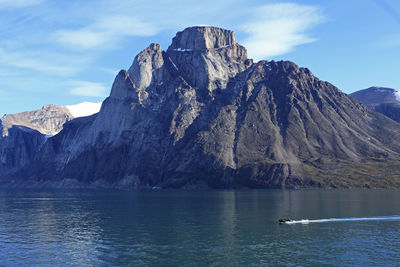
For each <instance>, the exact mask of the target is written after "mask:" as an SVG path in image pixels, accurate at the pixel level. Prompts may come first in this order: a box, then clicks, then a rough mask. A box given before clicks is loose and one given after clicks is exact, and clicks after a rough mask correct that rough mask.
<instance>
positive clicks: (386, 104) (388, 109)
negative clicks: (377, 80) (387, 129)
mask: <svg viewBox="0 0 400 267" xmlns="http://www.w3.org/2000/svg"><path fill="white" fill-rule="evenodd" d="M350 96H351V97H353V98H354V99H356V100H358V101H360V102H361V103H363V104H364V105H366V106H368V107H369V108H372V109H373V110H375V111H377V112H379V113H382V114H383V115H386V116H388V117H389V118H391V119H392V120H395V121H397V122H400V91H398V90H395V89H391V88H385V87H370V88H367V89H364V90H360V91H357V92H354V93H352V94H350Z"/></svg>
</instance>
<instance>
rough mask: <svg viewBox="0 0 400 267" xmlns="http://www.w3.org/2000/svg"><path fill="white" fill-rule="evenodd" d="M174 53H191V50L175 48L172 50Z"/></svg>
mask: <svg viewBox="0 0 400 267" xmlns="http://www.w3.org/2000/svg"><path fill="white" fill-rule="evenodd" d="M174 51H178V52H190V51H193V49H183V48H180V47H179V48H177V49H174Z"/></svg>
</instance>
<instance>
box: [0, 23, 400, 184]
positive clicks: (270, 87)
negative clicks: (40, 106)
mask: <svg viewBox="0 0 400 267" xmlns="http://www.w3.org/2000/svg"><path fill="white" fill-rule="evenodd" d="M399 130H400V124H398V123H396V122H394V121H393V120H391V119H389V118H387V117H386V116H383V115H382V114H379V113H377V112H375V111H373V110H371V109H368V108H367V107H366V106H364V105H362V104H360V103H359V102H358V101H356V100H354V99H352V98H351V97H349V96H348V95H346V94H344V93H342V92H341V91H340V90H339V89H337V88H336V87H335V86H333V85H332V84H330V83H328V82H324V81H321V80H319V79H318V78H317V77H315V76H314V75H313V74H312V73H311V72H310V70H308V69H306V68H300V67H298V66H297V65H296V64H294V63H292V62H289V61H278V62H276V61H260V62H257V63H254V62H253V61H252V60H251V59H248V58H247V51H246V49H245V48H244V47H243V46H241V45H240V44H238V43H237V42H236V40H235V36H234V33H233V32H232V31H229V30H225V29H221V28H217V27H206V26H204V27H203V26H202V27H190V28H187V29H185V30H184V31H182V32H178V33H177V34H176V36H175V37H174V38H173V40H172V44H171V45H170V46H169V48H168V49H167V50H166V51H163V50H161V47H160V45H158V44H151V45H150V46H149V47H147V48H146V49H144V50H143V51H142V52H140V53H139V54H138V55H137V56H136V57H135V59H134V61H133V64H132V66H131V67H130V68H129V70H128V71H125V70H121V71H120V73H119V74H118V75H117V77H116V78H115V81H114V83H113V86H112V89H111V94H110V96H109V97H108V98H107V99H106V100H105V101H104V102H103V105H102V108H101V110H100V112H99V113H97V114H94V115H92V116H88V117H82V118H78V119H74V120H71V121H68V122H66V123H65V124H64V126H63V130H62V131H61V132H60V133H59V134H57V135H56V136H54V137H52V138H49V139H48V140H47V141H46V142H45V144H44V145H43V147H42V148H41V149H40V151H39V152H37V153H36V155H35V156H34V157H33V159H32V160H31V161H30V162H29V163H28V164H25V165H24V166H23V167H22V168H20V169H19V170H17V171H14V172H13V174H12V175H11V174H9V175H4V176H3V177H2V180H1V181H2V184H3V186H24V187H76V186H96V187H122V188H151V187H161V188H169V187H175V188H201V187H212V188H237V187H260V188H299V187H324V188H332V187H400V155H399V153H400V131H399Z"/></svg>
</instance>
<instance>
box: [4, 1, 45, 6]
mask: <svg viewBox="0 0 400 267" xmlns="http://www.w3.org/2000/svg"><path fill="white" fill-rule="evenodd" d="M43 1H44V0H0V8H23V7H29V6H35V5H38V4H40V3H42V2H43Z"/></svg>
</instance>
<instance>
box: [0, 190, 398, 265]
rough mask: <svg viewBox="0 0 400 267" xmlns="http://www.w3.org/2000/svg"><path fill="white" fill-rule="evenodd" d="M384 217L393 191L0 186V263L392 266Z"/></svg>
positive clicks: (392, 242) (393, 248)
mask: <svg viewBox="0 0 400 267" xmlns="http://www.w3.org/2000/svg"><path fill="white" fill-rule="evenodd" d="M393 215H400V191H394V190H364V191H363V190H343V191H341V190H337V191H336V190H334V191H324V190H305V191H271V190H253V191H203V192H190V191H147V192H146V191H144V192H143V191H141V192H121V191H111V192H110V191H67V192H65V191H0V265H1V266H3V265H6V266H9V265H21V264H23V265H41V266H43V265H49V266H50V265H51V266H53V265H77V266H91V265H95V266H102V265H103V266H112V265H116V266H127V265H128V266H141V265H143V266H144V265H146V266H147V265H155V266H177V265H179V266H182V265H200V266H205V265H214V266H227V265H228V266H236V265H246V266H251V265H253V266H260V265H273V266H275V265H287V266H290V265H293V266H298V265H301V266H308V265H323V264H326V265H338V266H343V265H344V264H347V265H357V266H377V265H398V264H400V219H399V218H396V217H378V218H371V217H377V216H393ZM287 216H289V217H291V218H294V219H296V220H297V219H308V220H309V221H308V224H303V223H296V224H292V225H279V224H277V220H278V219H279V218H281V217H287ZM354 217H366V218H367V219H365V218H364V219H365V220H362V219H360V220H359V219H352V220H344V221H340V220H339V221H335V220H333V221H329V220H325V221H324V220H323V221H312V220H320V219H327V218H354ZM368 218H369V219H368ZM303 222H306V221H303Z"/></svg>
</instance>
